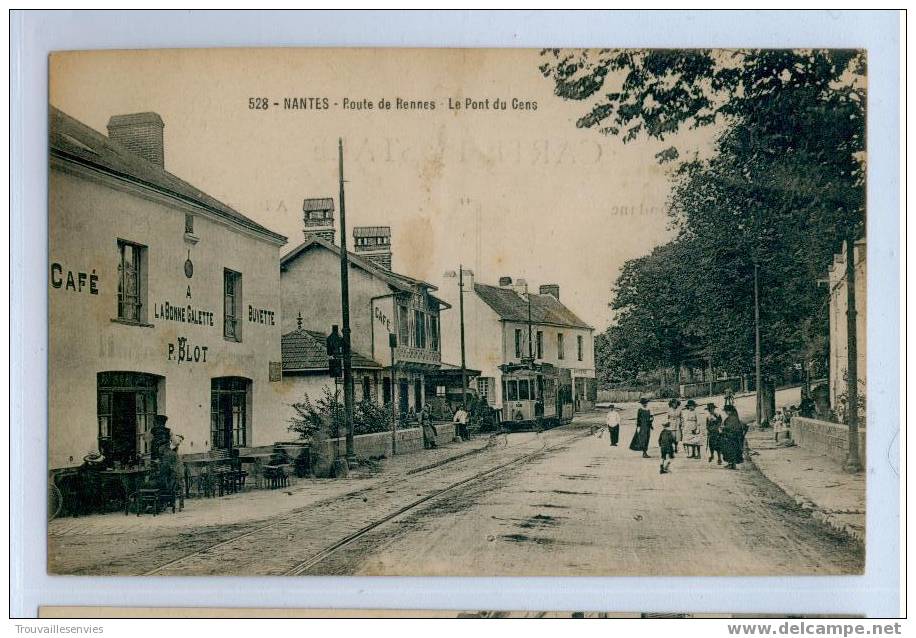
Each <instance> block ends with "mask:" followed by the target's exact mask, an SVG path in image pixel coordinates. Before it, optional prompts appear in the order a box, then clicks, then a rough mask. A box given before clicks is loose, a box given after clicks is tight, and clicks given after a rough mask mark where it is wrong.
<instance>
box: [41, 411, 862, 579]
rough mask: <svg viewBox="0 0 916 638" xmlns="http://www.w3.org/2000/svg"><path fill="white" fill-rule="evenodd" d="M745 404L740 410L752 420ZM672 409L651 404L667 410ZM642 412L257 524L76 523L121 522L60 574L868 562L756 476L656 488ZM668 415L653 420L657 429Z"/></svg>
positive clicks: (846, 567)
mask: <svg viewBox="0 0 916 638" xmlns="http://www.w3.org/2000/svg"><path fill="white" fill-rule="evenodd" d="M747 403H748V402H747V397H743V398H739V400H738V408H739V410H740V411H741V414H742V416H743V417H744V418H748V417H749V416H750V413H749V410H748V407H747ZM662 405H663V404H662V403H653V404H652V406H651V407H652V409H653V411H654V412H656V413H658V412H661V411H662ZM634 414H635V406H632V405H627V406H625V409H624V411H623V414H622V417H623V424H622V426H621V436H620V444H619V446H618V447H611V446H610V445H609V440H608V437H607V435H606V434H604V435H603V436H602V437H597V436H595V435H592V434H591V433H590V432H591V429H592V428H591V426H592V425H597V424H600V423H602V422H603V413H602V412H593V413H589V414H586V415H581V416H578V417H577V418H576V419H575V421H574V422H573V423H572V424H570V425H568V426H565V427H561V428H557V429H554V430H550V431H547V432H544V433H541V434H536V433H517V434H511V435H509V436H508V438H505V437H496V438H494V439H492V440H491V441H490V442H489V444H488V445H486V446H484V445H483V442H482V441H478V445H479V450H471V452H470V453H468V454H466V455H465V456H464V457H463V458H458V459H457V460H454V461H452V462H448V463H446V464H444V465H441V466H438V467H433V468H429V469H422V468H420V471H415V472H411V473H402V474H386V473H384V472H381V473H380V474H379V475H378V476H375V477H370V478H362V479H348V480H347V481H337V482H335V481H327V480H325V481H311V482H306V483H302V484H300V485H299V486H298V487H297V488H296V490H295V493H294V492H292V491H291V492H289V496H288V497H287V498H289V497H293V498H304V497H306V496H307V495H309V494H310V493H313V492H319V493H322V490H323V491H324V492H323V493H324V494H325V496H326V498H323V499H319V500H317V501H315V500H313V501H312V502H310V503H309V504H308V506H303V507H300V508H295V507H293V508H292V509H289V508H287V509H286V510H285V511H283V512H282V513H280V514H277V513H272V512H271V508H270V507H269V506H268V505H265V506H263V507H261V508H260V509H257V510H255V511H257V512H259V516H255V517H253V518H249V519H248V520H242V521H231V522H230V521H228V517H227V522H226V523H224V524H220V522H219V518H218V517H216V518H214V517H213V516H211V517H210V518H209V519H207V520H205V521H204V520H202V521H201V522H200V524H196V523H195V519H194V515H193V512H194V508H195V502H193V501H192V502H190V503H189V509H188V510H186V512H185V513H184V514H185V515H186V516H187V515H188V512H191V514H190V517H189V518H187V519H186V520H188V524H182V525H178V524H175V523H174V521H176V520H179V519H178V518H177V517H180V516H182V514H179V515H169V514H165V515H160V516H159V517H156V518H150V517H144V518H137V517H133V516H130V517H123V516H118V515H106V516H102V517H88V518H86V519H77V520H78V522H77V523H74V524H72V525H73V526H74V527H75V528H78V527H79V526H80V525H91V524H93V523H94V521H93V519H96V520H102V519H105V520H110V521H111V522H110V523H106V524H107V525H108V527H107V528H106V527H102V528H100V530H99V532H97V533H76V532H74V533H66V532H61V533H58V534H55V533H53V529H52V533H51V535H50V545H49V549H50V556H51V559H50V562H51V565H52V568H53V570H54V571H56V572H58V573H80V574H87V573H92V574H114V573H117V574H160V575H220V574H222V575H230V574H231V575H300V574H363V575H531V576H535V575H537V576H548V575H552V576H556V575H570V576H571V575H577V576H584V575H593V576H599V575H684V576H696V575H717V574H721V575H725V574H728V575H748V576H750V575H800V574H843V573H856V572H859V571H861V569H862V566H863V561H864V556H863V554H862V552H861V551H860V550H859V549H857V547H856V546H855V545H854V544H851V543H849V542H848V541H847V540H846V539H844V538H843V537H842V536H840V535H838V534H834V533H832V532H830V531H829V530H825V528H824V527H823V526H820V525H819V524H818V523H817V522H816V521H814V520H812V518H811V516H810V514H809V513H808V512H806V511H805V510H803V509H801V508H800V507H798V506H797V505H796V504H795V502H794V501H792V500H791V499H789V498H788V497H787V496H786V495H785V494H784V493H782V492H781V491H780V490H779V489H777V488H776V487H775V486H774V485H772V484H771V483H770V482H769V481H768V480H767V479H766V478H764V477H763V476H762V475H761V474H760V473H759V472H758V471H757V470H756V469H754V468H753V466H752V465H751V464H749V463H745V464H744V465H743V466H741V468H740V469H739V470H738V471H728V470H726V469H724V466H719V465H717V464H716V463H715V462H713V463H708V462H707V461H706V459H705V458H704V459H702V460H692V459H686V458H683V456H681V455H678V457H677V458H676V459H675V460H674V462H673V463H672V466H671V470H672V472H671V474H667V475H660V474H659V471H658V469H659V468H658V448H657V445H656V440H657V433H658V431H659V428H656V430H654V431H653V436H652V447H650V450H649V453H650V455H652V457H653V458H651V459H643V458H641V456H640V455H639V454H638V453H636V452H632V451H630V450H629V449H628V444H629V440H630V437H631V436H632V433H633V427H634V421H633V418H634ZM663 418H664V417H663V416H662V415H659V416H657V417H656V423H657V424H658V425H659V427H660V424H661V420H662V419H663ZM465 445H466V444H465ZM456 484H457V485H456ZM334 490H337V492H334ZM443 490H446V491H443ZM262 494H263V493H261V494H259V493H249V494H245V495H241V496H242V497H243V498H246V499H252V498H255V499H256V498H257V497H259V496H261V495H262ZM239 505H241V503H230V502H228V501H226V502H225V505H224V506H223V507H225V508H229V507H238V506H239ZM246 507H247V505H246ZM170 516H175V518H172V519H170V518H169V517H170ZM83 521H86V522H83ZM55 523H56V524H57V525H58V526H62V525H66V524H67V523H66V522H60V521H55ZM145 523H149V525H147V524H145Z"/></svg>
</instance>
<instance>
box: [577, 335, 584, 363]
mask: <svg viewBox="0 0 916 638" xmlns="http://www.w3.org/2000/svg"><path fill="white" fill-rule="evenodd" d="M582 351H583V340H582V335H578V336H577V337H576V357H577V359H578V360H579V361H582Z"/></svg>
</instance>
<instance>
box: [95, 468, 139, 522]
mask: <svg viewBox="0 0 916 638" xmlns="http://www.w3.org/2000/svg"><path fill="white" fill-rule="evenodd" d="M99 476H100V477H101V478H102V480H103V481H113V482H115V484H116V485H120V487H121V489H122V490H123V491H124V516H127V513H128V511H129V510H130V497H131V496H132V495H133V494H136V493H137V490H139V489H140V486H141V485H142V484H143V482H144V481H145V480H146V478H147V476H149V468H142V467H127V468H111V469H108V470H102V471H101V472H99Z"/></svg>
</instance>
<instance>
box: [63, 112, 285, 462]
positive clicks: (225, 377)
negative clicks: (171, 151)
mask: <svg viewBox="0 0 916 638" xmlns="http://www.w3.org/2000/svg"><path fill="white" fill-rule="evenodd" d="M49 120H50V122H49V124H50V129H49V130H50V170H49V226H48V234H49V247H48V249H49V254H48V313H49V317H48V319H49V331H48V332H49V334H48V347H49V350H48V373H49V379H48V397H49V405H48V420H49V423H48V427H49V430H48V440H49V467H50V469H51V470H52V471H53V470H56V469H62V468H67V467H73V466H77V465H79V464H80V463H81V462H82V460H83V457H84V456H85V455H87V454H88V453H90V452H101V453H102V454H103V455H105V457H106V458H107V459H108V460H109V461H110V462H112V463H118V464H132V463H136V462H138V461H139V460H140V459H142V458H143V457H147V456H148V455H149V454H150V434H149V433H150V428H152V426H153V424H154V417H155V415H157V414H164V415H166V416H168V427H169V428H170V429H171V430H172V433H173V434H177V435H181V436H182V437H184V440H183V442H182V444H181V447H180V449H179V452H180V453H182V454H198V453H205V452H209V451H211V450H231V449H232V448H239V449H243V448H246V447H252V446H259V445H270V444H271V443H273V442H274V441H277V440H285V439H287V438H288V433H287V431H286V423H285V422H283V420H282V418H279V417H278V415H277V405H278V387H279V385H280V383H279V382H280V379H281V356H280V335H281V332H280V330H281V321H280V315H279V313H280V296H279V290H280V273H279V268H278V265H277V264H278V260H279V251H280V248H281V246H283V245H284V244H285V242H286V239H285V237H283V236H282V235H279V234H277V233H275V232H272V231H270V230H268V229H267V228H265V227H263V226H261V225H260V224H257V223H255V222H254V221H252V220H251V219H249V218H247V217H245V216H244V215H242V214H241V213H239V212H238V211H236V210H234V209H232V208H231V207H229V206H227V205H225V204H223V203H222V202H220V201H218V200H217V199H215V198H213V197H211V196H209V195H207V194H206V193H204V192H203V191H201V190H200V189H198V188H196V187H194V186H192V185H191V184H189V183H187V182H185V181H183V180H181V179H179V178H178V177H176V176H175V175H172V174H171V173H169V172H168V171H167V170H166V167H165V155H166V153H165V147H164V123H163V121H162V119H161V118H160V117H159V116H158V115H157V114H155V113H134V114H130V115H119V116H115V117H112V118H111V119H110V121H109V123H108V127H107V128H108V135H107V136H106V135H103V134H102V133H100V132H98V131H96V130H93V129H92V128H90V127H88V126H86V125H85V124H83V123H81V122H79V121H77V120H75V119H74V118H72V117H70V116H68V115H67V114H65V113H63V112H61V111H60V110H58V109H56V108H54V107H51V108H50V115H49Z"/></svg>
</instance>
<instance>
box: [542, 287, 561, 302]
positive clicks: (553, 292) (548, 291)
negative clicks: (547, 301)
mask: <svg viewBox="0 0 916 638" xmlns="http://www.w3.org/2000/svg"><path fill="white" fill-rule="evenodd" d="M538 292H539V293H540V294H542V295H550V296H551V297H553V298H554V299H556V300H557V301H559V300H560V286H559V284H543V285H542V286H541V287H540V288H538Z"/></svg>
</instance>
